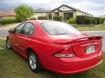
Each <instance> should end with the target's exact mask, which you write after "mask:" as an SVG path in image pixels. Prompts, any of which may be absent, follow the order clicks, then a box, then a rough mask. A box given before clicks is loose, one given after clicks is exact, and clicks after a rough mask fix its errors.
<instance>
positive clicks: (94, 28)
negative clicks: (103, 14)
mask: <svg viewBox="0 0 105 78" xmlns="http://www.w3.org/2000/svg"><path fill="white" fill-rule="evenodd" d="M74 26H75V27H76V28H77V29H79V30H80V31H100V30H105V24H102V25H74Z"/></svg>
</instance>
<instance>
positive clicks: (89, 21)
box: [76, 16, 104, 24]
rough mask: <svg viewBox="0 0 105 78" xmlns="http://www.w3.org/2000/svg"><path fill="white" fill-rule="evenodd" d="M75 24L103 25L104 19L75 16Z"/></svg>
mask: <svg viewBox="0 0 105 78" xmlns="http://www.w3.org/2000/svg"><path fill="white" fill-rule="evenodd" d="M76 23H77V24H103V23H104V19H103V18H100V17H91V16H77V17H76Z"/></svg>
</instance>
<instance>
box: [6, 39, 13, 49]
mask: <svg viewBox="0 0 105 78" xmlns="http://www.w3.org/2000/svg"><path fill="white" fill-rule="evenodd" d="M6 47H7V48H8V49H12V45H11V43H10V40H9V38H7V39H6Z"/></svg>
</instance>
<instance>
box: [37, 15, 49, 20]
mask: <svg viewBox="0 0 105 78" xmlns="http://www.w3.org/2000/svg"><path fill="white" fill-rule="evenodd" d="M47 19H48V18H47V17H45V16H39V17H38V20H47Z"/></svg>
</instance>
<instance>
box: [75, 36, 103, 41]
mask: <svg viewBox="0 0 105 78" xmlns="http://www.w3.org/2000/svg"><path fill="white" fill-rule="evenodd" d="M92 39H94V40H96V39H99V40H101V39H103V37H102V36H88V37H84V38H79V39H77V40H75V41H78V40H92Z"/></svg>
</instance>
